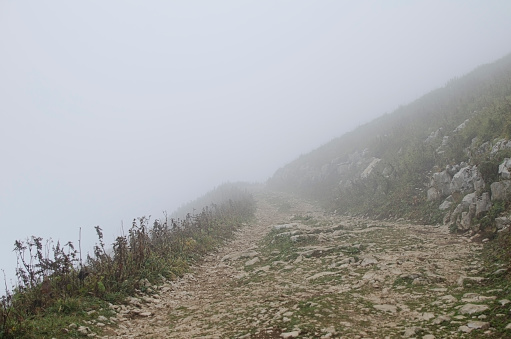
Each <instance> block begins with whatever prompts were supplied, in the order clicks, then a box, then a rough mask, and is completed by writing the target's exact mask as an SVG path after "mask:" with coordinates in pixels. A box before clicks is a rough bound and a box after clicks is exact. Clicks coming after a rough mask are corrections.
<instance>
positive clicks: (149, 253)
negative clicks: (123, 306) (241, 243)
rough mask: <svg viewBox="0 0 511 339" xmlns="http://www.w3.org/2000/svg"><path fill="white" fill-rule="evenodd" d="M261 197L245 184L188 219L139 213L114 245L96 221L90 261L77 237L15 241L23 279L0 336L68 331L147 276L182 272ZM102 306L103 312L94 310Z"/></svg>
mask: <svg viewBox="0 0 511 339" xmlns="http://www.w3.org/2000/svg"><path fill="white" fill-rule="evenodd" d="M254 211H255V201H254V199H253V197H252V195H251V194H249V193H248V192H247V191H245V190H243V191H242V190H240V191H239V192H237V194H236V196H235V199H227V200H225V201H223V202H221V203H219V204H213V205H211V206H210V207H205V208H204V209H203V210H202V211H201V212H200V213H199V214H196V215H191V214H188V215H186V217H185V218H184V219H172V218H171V219H169V218H168V217H167V216H165V217H164V219H162V220H155V221H154V222H153V223H152V225H150V219H149V218H147V217H141V218H138V219H135V220H133V223H132V225H131V228H130V229H129V230H128V232H127V234H125V235H124V234H123V235H120V236H118V237H117V239H116V240H115V242H114V243H113V244H112V247H111V249H110V247H107V246H106V245H105V243H104V238H103V233H102V229H101V228H100V227H99V226H96V227H95V229H96V233H97V236H98V244H96V245H95V247H94V254H93V256H88V257H87V259H86V260H85V263H83V262H82V260H81V253H80V251H79V250H77V249H75V247H74V246H73V244H72V243H71V242H68V243H67V244H65V245H64V246H62V245H61V244H60V243H59V242H57V243H56V244H54V243H53V242H52V241H51V240H48V241H46V242H43V239H42V238H40V237H35V236H32V237H31V238H28V239H27V240H25V241H16V242H15V248H14V251H15V252H16V255H17V258H18V267H17V269H16V276H17V279H18V281H17V285H16V286H15V287H14V288H13V289H12V291H11V290H9V289H8V287H7V284H6V286H5V291H6V292H5V295H4V296H2V298H1V300H0V305H1V307H0V338H19V337H27V338H38V337H48V336H60V335H62V330H63V329H64V330H65V332H66V334H67V335H70V336H75V335H78V334H77V333H70V332H73V331H75V329H68V325H69V324H70V323H72V322H74V323H81V322H84V321H87V320H88V319H89V318H91V317H94V316H96V317H97V316H98V315H100V314H101V312H106V313H108V312H109V311H108V310H109V308H108V303H112V302H122V301H123V300H124V299H125V298H126V297H127V296H130V295H133V294H134V293H136V292H137V291H144V290H145V288H146V284H145V282H146V281H148V282H150V283H151V284H154V283H159V282H160V283H161V282H163V281H164V280H166V279H173V278H175V277H177V276H181V275H182V274H183V273H184V272H186V270H187V269H188V267H189V266H190V264H192V263H193V262H195V261H197V260H199V259H200V258H201V257H202V256H203V255H205V254H206V253H208V252H209V251H211V250H213V249H215V248H216V247H218V246H219V245H220V244H221V243H223V242H224V241H225V240H226V239H229V238H231V237H232V236H233V232H234V231H236V230H237V229H238V228H239V227H240V226H241V225H242V224H243V223H245V222H246V221H248V220H249V219H251V218H252V217H253V213H254ZM93 310H96V311H97V312H91V311H93Z"/></svg>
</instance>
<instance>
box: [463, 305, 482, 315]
mask: <svg viewBox="0 0 511 339" xmlns="http://www.w3.org/2000/svg"><path fill="white" fill-rule="evenodd" d="M487 309H489V307H488V306H487V305H478V304H465V305H463V306H462V307H461V308H460V310H459V313H460V314H474V313H481V312H484V311H486V310H487Z"/></svg>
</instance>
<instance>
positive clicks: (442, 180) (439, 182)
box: [428, 170, 452, 200]
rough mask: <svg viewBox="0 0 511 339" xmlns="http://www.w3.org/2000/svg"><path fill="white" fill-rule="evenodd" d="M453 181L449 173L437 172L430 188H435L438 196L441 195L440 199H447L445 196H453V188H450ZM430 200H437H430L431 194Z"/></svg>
mask: <svg viewBox="0 0 511 339" xmlns="http://www.w3.org/2000/svg"><path fill="white" fill-rule="evenodd" d="M451 180H452V178H451V176H450V175H449V173H448V172H447V170H445V171H442V172H437V173H434V174H433V177H432V178H431V183H430V186H431V188H434V189H435V190H436V192H438V195H440V197H441V196H443V197H445V196H448V195H449V194H451V188H450V186H451ZM428 193H429V192H428ZM438 198H439V197H438ZM428 200H436V199H429V194H428Z"/></svg>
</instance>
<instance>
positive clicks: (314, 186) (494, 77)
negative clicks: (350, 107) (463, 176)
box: [268, 55, 511, 223]
mask: <svg viewBox="0 0 511 339" xmlns="http://www.w3.org/2000/svg"><path fill="white" fill-rule="evenodd" d="M417 81H420V79H418V80H417ZM510 138H511V55H507V56H505V57H504V58H502V59H500V60H498V61H496V62H494V63H491V64H487V65H483V66H480V67H478V68H477V69H475V70H474V71H472V72H471V73H469V74H467V75H465V76H463V77H460V78H456V79H453V80H451V81H449V82H448V83H447V84H446V85H445V86H444V87H442V88H439V89H436V90H434V91H432V92H430V93H428V94H426V95H424V96H423V97H421V98H419V99H417V100H416V101H414V102H412V103H410V104H408V105H406V106H402V107H400V108H398V109H397V110H396V111H394V112H393V113H391V114H386V115H384V116H382V117H380V118H378V119H376V120H374V121H372V122H370V123H368V124H366V125H363V126H360V127H359V128H357V129H355V130H354V131H352V132H350V133H347V134H345V135H343V136H341V137H339V138H337V139H335V140H332V141H331V142H329V143H327V144H326V145H324V146H322V147H320V148H318V149H316V150H315V151H313V152H310V153H309V154H306V155H303V156H301V157H300V158H298V159H296V160H295V161H293V162H292V163H290V164H288V165H286V166H284V167H283V168H281V169H279V170H278V171H277V172H276V173H275V174H274V176H273V177H272V178H271V179H270V180H269V181H268V183H269V185H270V186H271V187H273V188H276V189H279V190H283V191H288V192H293V193H297V194H300V195H302V196H306V197H308V198H314V199H317V200H319V201H321V202H322V203H323V204H324V205H325V206H327V207H328V208H329V209H331V210H332V211H334V210H335V211H337V212H338V213H348V214H358V215H368V216H371V217H379V218H387V217H404V218H409V219H413V220H419V221H421V222H426V223H438V222H441V221H442V220H444V219H445V217H446V214H447V213H450V212H452V211H451V210H447V211H446V210H439V204H440V203H441V202H442V201H441V200H440V201H439V200H438V199H443V198H449V197H450V198H449V199H451V200H453V203H454V204H453V206H452V209H454V207H455V206H457V204H458V203H459V202H461V199H463V197H464V194H465V193H467V192H466V191H463V190H460V191H459V192H455V191H453V192H450V193H452V194H444V195H442V194H440V196H438V197H436V199H432V197H430V196H428V190H429V189H430V188H431V180H432V177H433V175H434V173H440V172H441V171H442V170H444V169H446V166H457V167H453V168H455V169H458V167H459V168H464V167H466V166H476V168H478V171H479V172H480V175H481V176H482V177H483V180H484V183H485V185H484V187H482V188H481V187H477V194H478V196H480V195H481V194H482V193H484V192H488V193H489V192H490V185H491V183H492V182H495V181H499V180H501V179H502V178H500V177H499V174H498V167H499V164H501V162H502V160H503V159H505V158H506V156H507V155H508V153H509V150H511V148H507V146H509V147H511V144H509V145H508V144H506V143H505V142H506V141H507V140H509V139H510ZM499 142H500V144H499ZM499 145H500V146H499ZM502 145H503V146H502ZM495 147H496V148H497V150H496V151H495V152H494V148H495ZM470 168H471V169H472V167H470ZM451 171H452V170H451ZM450 176H451V179H452V176H453V173H451V174H450ZM444 193H445V192H444ZM447 193H449V192H447ZM486 212H488V211H486Z"/></svg>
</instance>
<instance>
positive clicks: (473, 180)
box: [449, 166, 484, 193]
mask: <svg viewBox="0 0 511 339" xmlns="http://www.w3.org/2000/svg"><path fill="white" fill-rule="evenodd" d="M449 188H450V190H451V192H452V193H454V192H460V193H470V192H474V191H480V190H482V189H483V188H484V181H483V178H482V176H481V173H480V172H479V170H478V169H477V166H465V167H463V168H461V169H460V170H459V171H458V172H457V173H456V174H455V175H454V176H453V178H452V180H451V183H450V186H449Z"/></svg>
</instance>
